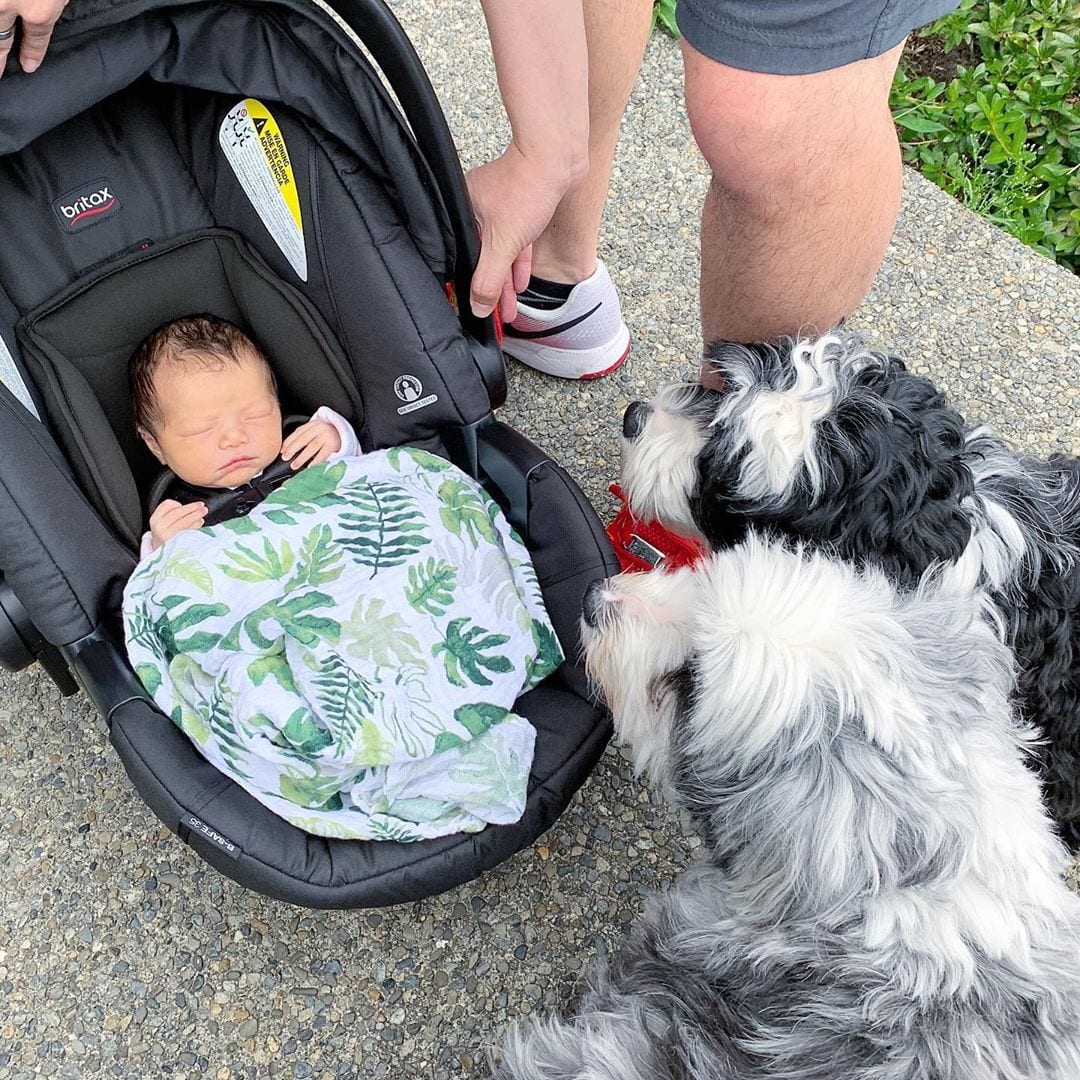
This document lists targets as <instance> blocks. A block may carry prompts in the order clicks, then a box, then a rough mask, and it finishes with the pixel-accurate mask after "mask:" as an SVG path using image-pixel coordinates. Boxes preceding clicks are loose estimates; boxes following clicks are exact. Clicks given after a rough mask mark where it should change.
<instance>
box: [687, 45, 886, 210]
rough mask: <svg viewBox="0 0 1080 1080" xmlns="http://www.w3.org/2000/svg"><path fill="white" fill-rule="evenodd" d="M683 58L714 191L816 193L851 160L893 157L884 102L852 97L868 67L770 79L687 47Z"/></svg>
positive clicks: (750, 196)
mask: <svg viewBox="0 0 1080 1080" xmlns="http://www.w3.org/2000/svg"><path fill="white" fill-rule="evenodd" d="M683 57H684V64H685V70H686V109H687V114H688V116H689V119H690V126H691V129H692V131H693V133H694V138H695V140H696V142H697V144H698V147H699V149H700V150H701V153H702V155H703V156H704V157H705V160H706V161H707V162H708V164H709V167H710V169H711V170H712V174H713V179H714V183H715V186H716V187H717V188H718V189H719V191H720V192H721V193H724V194H727V195H728V196H730V197H731V198H737V199H740V200H750V201H756V200H759V199H762V198H773V197H776V196H777V195H779V196H780V197H785V196H786V195H787V194H789V193H790V194H797V193H798V192H799V191H800V190H812V189H818V188H820V187H821V185H822V184H824V185H825V186H828V184H829V183H830V176H834V175H836V173H837V172H838V171H839V172H840V173H843V172H844V169H843V168H842V165H843V162H844V161H847V160H849V159H851V158H852V156H853V155H854V156H855V157H860V156H861V157H864V158H865V157H867V156H868V155H876V154H879V153H882V154H884V153H892V152H893V149H894V147H895V142H896V136H895V131H894V129H893V127H892V124H891V121H890V119H889V114H888V107H887V100H878V99H879V98H880V95H879V94H875V93H865V94H862V93H856V92H853V91H854V90H855V89H856V88H857V87H858V85H859V82H858V80H859V78H865V77H866V76H867V75H870V74H871V72H870V71H869V70H867V71H866V72H865V73H863V74H861V75H860V73H852V72H849V71H844V72H842V73H838V72H818V73H814V74H812V75H792V76H778V75H770V74H764V73H760V72H753V71H743V70H740V69H738V68H733V67H728V66H727V65H725V64H720V63H718V62H716V61H715V60H711V59H709V58H708V57H705V56H703V55H702V54H701V53H698V52H697V51H696V50H695V49H693V47H692V46H689V45H686V44H684V46H683ZM838 166H841V168H839V170H838V168H837V167H838Z"/></svg>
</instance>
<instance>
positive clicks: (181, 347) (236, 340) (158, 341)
mask: <svg viewBox="0 0 1080 1080" xmlns="http://www.w3.org/2000/svg"><path fill="white" fill-rule="evenodd" d="M250 357H254V358H255V359H256V361H257V362H261V363H262V364H263V365H264V367H265V368H266V377H267V378H268V379H269V380H270V388H271V390H273V391H275V393H276V391H277V384H276V382H275V380H274V372H273V370H272V369H271V367H270V365H269V363H267V360H266V357H265V356H264V355H263V353H262V350H261V349H260V348H259V346H258V345H256V344H255V342H254V341H252V340H251V338H249V337H248V336H247V334H245V333H244V331H243V330H241V329H240V327H238V326H234V325H233V324H232V323H231V322H228V321H227V320H226V319H219V318H218V317H217V316H216V315H185V316H183V317H182V318H179V319H173V320H172V322H167V323H165V325H164V326H159V327H158V328H157V329H156V330H155V331H154V332H153V333H152V334H150V335H149V336H148V337H147V338H145V339H144V340H143V341H142V343H141V344H140V345H139V347H138V348H137V349H136V350H135V352H134V353H132V356H131V362H130V364H129V365H128V378H129V381H130V384H131V403H132V406H133V408H134V411H135V426H136V428H137V429H139V430H142V431H147V432H149V433H150V434H152V435H153V434H155V433H156V431H157V428H158V425H159V424H160V423H161V414H160V411H159V410H158V400H157V387H156V380H157V376H158V372H159V371H161V369H162V368H163V367H164V366H165V365H166V364H170V365H172V364H183V365H187V364H191V365H194V366H197V367H202V368H213V369H216V368H221V367H224V366H225V365H226V364H239V363H241V362H242V361H243V360H244V359H248V358H250Z"/></svg>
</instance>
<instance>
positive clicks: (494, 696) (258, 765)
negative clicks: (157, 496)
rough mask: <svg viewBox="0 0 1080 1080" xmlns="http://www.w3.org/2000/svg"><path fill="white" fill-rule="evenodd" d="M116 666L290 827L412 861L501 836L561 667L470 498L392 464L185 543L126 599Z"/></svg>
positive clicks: (415, 463) (329, 469) (533, 583)
mask: <svg viewBox="0 0 1080 1080" xmlns="http://www.w3.org/2000/svg"><path fill="white" fill-rule="evenodd" d="M124 621H125V633H126V637H127V646H128V654H129V658H130V660H131V662H132V666H133V667H134V669H135V672H136V674H137V676H138V677H139V679H140V681H141V682H142V684H143V686H144V687H145V688H146V690H147V692H148V693H149V694H150V695H151V696H152V697H153V698H154V700H155V702H156V703H157V704H158V706H159V707H160V708H161V709H162V711H163V712H164V713H166V714H167V715H169V716H171V717H172V718H173V720H174V722H176V723H177V724H178V726H179V727H181V728H182V729H183V730H184V731H185V732H186V733H187V735H188V736H189V737H190V738H191V739H192V741H193V742H194V743H195V744H196V745H197V746H198V747H199V749H200V752H201V753H202V754H203V755H204V756H205V757H206V758H207V759H208V760H209V761H210V762H211V763H212V764H214V765H215V766H216V767H217V768H218V769H220V770H221V771H223V772H224V773H226V774H227V775H229V776H230V777H232V778H233V779H234V780H235V781H236V782H237V783H239V784H241V785H242V786H243V787H245V788H246V789H247V790H248V791H249V792H250V793H251V794H252V795H254V796H255V797H256V798H258V799H260V800H261V801H262V802H263V803H265V804H266V805H267V806H268V807H270V809H272V810H273V811H274V812H276V813H278V814H280V815H281V816H282V817H284V818H286V819H287V820H289V821H291V822H292V823H293V824H295V825H297V827H299V828H302V829H304V830H306V831H308V832H312V833H315V834H318V835H322V836H332V837H337V838H341V839H349V838H358V839H389V840H396V841H399V842H400V841H412V840H420V839H426V838H431V837H436V836H442V835H447V834H449V833H455V832H475V831H478V830H480V829H482V828H484V827H485V826H486V825H487V824H488V823H489V822H498V823H508V822H512V821H516V820H517V819H518V817H519V816H520V814H521V812H522V810H523V809H524V800H525V793H526V783H527V780H528V772H529V766H530V764H531V761H532V751H533V742H534V739H535V732H534V730H533V728H532V727H531V725H530V724H529V723H528V722H527V721H525V720H524V719H523V718H522V717H520V716H517V715H515V714H514V713H513V712H512V709H513V705H514V702H515V701H516V699H517V698H518V697H519V696H520V695H521V694H522V693H523V692H524V691H525V690H527V689H529V688H531V687H532V686H534V685H536V683H537V682H539V681H540V680H541V679H542V678H544V677H546V675H547V674H550V672H551V671H553V670H554V668H555V667H557V666H558V664H559V663H561V661H562V652H561V650H560V648H559V643H558V640H557V638H556V636H555V634H554V631H553V629H552V627H551V623H550V621H549V620H548V617H547V614H546V612H545V610H544V606H543V600H542V597H541V593H540V589H539V585H538V583H537V580H536V575H535V572H534V571H533V569H532V564H531V562H530V560H529V556H528V552H527V551H526V549H525V548H524V547H523V545H522V544H521V543H520V541H519V540H518V539H517V537H516V536H514V534H513V533H512V531H511V529H510V527H509V525H508V524H507V523H506V521H505V519H504V518H503V516H502V514H501V512H500V511H499V509H498V507H497V506H496V504H495V503H494V502H493V501H492V500H491V499H490V498H489V497H488V495H487V494H486V493H485V492H484V491H483V489H482V488H480V486H479V485H478V484H476V483H475V482H474V481H473V480H472V479H471V478H469V477H468V476H466V475H465V474H464V473H462V472H460V471H459V470H458V469H457V468H456V467H454V466H453V465H451V464H450V463H449V462H447V461H444V460H443V459H442V458H438V457H435V456H434V455H431V454H428V453H427V452H425V451H420V450H415V449H411V448H408V447H398V448H395V449H393V450H389V451H377V452H375V453H371V454H367V455H365V456H363V457H359V458H351V459H346V460H342V461H339V462H336V463H333V464H330V463H327V464H325V465H320V466H312V467H310V468H308V469H303V470H301V471H300V472H298V473H297V474H296V476H293V477H290V478H289V479H288V480H287V481H286V482H285V483H284V484H282V485H281V487H279V488H278V489H277V490H276V491H275V492H273V493H272V494H271V495H270V496H268V497H267V499H266V500H264V502H263V503H262V504H260V505H259V506H258V507H256V508H255V509H254V510H253V511H252V512H251V514H249V515H248V516H247V517H244V518H237V519H234V520H232V521H227V522H223V523H222V524H221V525H218V526H214V527H212V528H206V529H200V530H197V531H191V532H186V533H181V534H179V535H178V536H176V537H174V538H173V539H172V540H170V541H169V543H168V544H166V545H165V546H164V547H163V548H161V549H159V551H157V552H155V553H154V555H152V556H151V557H150V558H148V559H146V560H144V561H143V562H142V563H141V564H140V565H139V567H138V568H137V569H136V571H135V573H134V574H133V575H132V576H131V579H130V580H129V582H128V584H127V588H126V589H125V595H124Z"/></svg>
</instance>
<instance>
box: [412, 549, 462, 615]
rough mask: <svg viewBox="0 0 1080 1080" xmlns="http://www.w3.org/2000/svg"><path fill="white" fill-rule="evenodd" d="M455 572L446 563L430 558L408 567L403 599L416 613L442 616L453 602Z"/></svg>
mask: <svg viewBox="0 0 1080 1080" xmlns="http://www.w3.org/2000/svg"><path fill="white" fill-rule="evenodd" d="M456 578H457V571H456V570H455V569H454V568H453V567H452V566H451V565H450V564H449V563H446V562H442V561H436V560H435V559H433V558H431V559H428V560H427V562H424V563H419V564H418V565H416V566H410V567H409V583H408V585H406V587H405V599H406V600H407V601H408V602H409V604H410V605H411V606H412V607H413V608H415V609H416V610H417V611H426V612H427V613H428V614H429V615H444V614H445V613H446V609H447V608H448V607H449V606H450V605H451V603H453V600H454V585H455V582H456Z"/></svg>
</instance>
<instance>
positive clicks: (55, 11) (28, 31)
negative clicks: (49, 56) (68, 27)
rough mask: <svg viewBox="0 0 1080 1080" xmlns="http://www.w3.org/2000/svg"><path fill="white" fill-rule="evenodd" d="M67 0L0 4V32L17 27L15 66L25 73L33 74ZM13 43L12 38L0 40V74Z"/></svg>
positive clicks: (17, 1)
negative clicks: (17, 58)
mask: <svg viewBox="0 0 1080 1080" xmlns="http://www.w3.org/2000/svg"><path fill="white" fill-rule="evenodd" d="M66 6H67V0H15V3H11V0H8V2H6V3H0V8H3V9H4V10H2V11H0V32H3V31H6V30H8V29H14V28H15V26H16V24H17V23H20V22H21V26H20V27H19V34H18V37H19V64H20V66H21V67H22V69H23V71H25V72H26V73H27V74H30V73H31V72H34V71H37V69H38V68H39V67H40V66H41V61H42V60H44V59H45V52H46V50H47V49H48V47H49V42H50V40H51V39H52V34H53V27H54V26H55V25H56V21H57V19H59V18H60V15H61V13H62V12H63V10H64V8H65V7H66ZM14 44H15V35H12V36H11V37H9V38H5V39H3V40H0V74H2V73H3V69H4V65H5V64H6V63H7V59H8V56H9V54H10V53H11V50H12V47H13V46H14Z"/></svg>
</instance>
